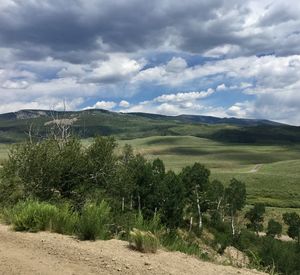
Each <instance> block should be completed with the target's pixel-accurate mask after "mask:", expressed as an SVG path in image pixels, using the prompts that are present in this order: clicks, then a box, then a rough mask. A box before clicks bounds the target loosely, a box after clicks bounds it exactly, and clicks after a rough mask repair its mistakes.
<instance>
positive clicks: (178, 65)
mask: <svg viewBox="0 0 300 275" xmlns="http://www.w3.org/2000/svg"><path fill="white" fill-rule="evenodd" d="M186 68H187V63H186V61H185V60H184V59H183V58H181V57H173V58H172V59H171V60H170V61H169V62H168V63H167V65H166V71H167V72H171V73H180V72H182V71H183V70H184V69H186Z"/></svg>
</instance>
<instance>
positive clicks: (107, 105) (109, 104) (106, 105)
mask: <svg viewBox="0 0 300 275" xmlns="http://www.w3.org/2000/svg"><path fill="white" fill-rule="evenodd" d="M116 106H117V103H116V102H114V101H103V100H102V101H98V102H96V103H95V104H94V105H93V106H89V107H85V108H84V110H86V109H105V110H111V109H113V108H114V107H116Z"/></svg>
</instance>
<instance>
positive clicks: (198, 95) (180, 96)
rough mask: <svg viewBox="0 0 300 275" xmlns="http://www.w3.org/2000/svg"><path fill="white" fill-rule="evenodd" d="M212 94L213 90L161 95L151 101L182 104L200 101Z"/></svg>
mask: <svg viewBox="0 0 300 275" xmlns="http://www.w3.org/2000/svg"><path fill="white" fill-rule="evenodd" d="M213 93H214V90H213V89H208V90H207V91H201V92H179V93H176V94H163V95H161V96H158V97H156V98H155V99H154V100H153V101H155V102H184V101H192V100H197V99H202V98H206V97H208V96H210V95H211V94H213Z"/></svg>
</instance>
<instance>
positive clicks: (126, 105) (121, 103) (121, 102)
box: [119, 100, 130, 108]
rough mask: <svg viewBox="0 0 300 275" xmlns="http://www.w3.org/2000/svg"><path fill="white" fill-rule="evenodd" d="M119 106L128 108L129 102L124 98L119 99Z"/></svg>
mask: <svg viewBox="0 0 300 275" xmlns="http://www.w3.org/2000/svg"><path fill="white" fill-rule="evenodd" d="M119 106H120V107H123V108H128V107H129V106H130V103H129V102H128V101H126V100H121V101H120V103H119Z"/></svg>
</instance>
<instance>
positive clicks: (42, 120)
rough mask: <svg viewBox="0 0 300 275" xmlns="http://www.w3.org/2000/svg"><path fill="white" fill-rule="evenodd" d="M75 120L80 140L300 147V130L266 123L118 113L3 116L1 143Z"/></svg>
mask: <svg viewBox="0 0 300 275" xmlns="http://www.w3.org/2000/svg"><path fill="white" fill-rule="evenodd" d="M53 120H72V124H73V125H72V131H73V132H74V133H75V134H76V135H78V136H80V137H81V138H89V137H94V136H96V135H114V136H116V137H117V138H119V139H132V138H141V137H150V136H195V137H201V138H208V139H211V140H215V141H221V142H226V143H248V144H263V143H264V144H287V143H288V144H293V143H299V144H300V127H293V126H289V125H284V124H279V123H276V122H272V121H267V120H250V119H236V118H216V117H206V116H184V115H182V116H175V117H171V116H163V115H155V114H145V113H126V114H125V113H116V112H109V111H105V110H85V111H78V112H52V111H42V110H23V111H19V112H16V113H8V114H2V115H0V143H12V142H17V141H21V140H23V139H24V138H25V137H26V132H28V129H29V128H30V127H31V128H32V129H33V131H32V132H33V134H35V136H37V137H43V136H46V135H47V134H48V133H49V131H51V126H53V124H51V121H53Z"/></svg>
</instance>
